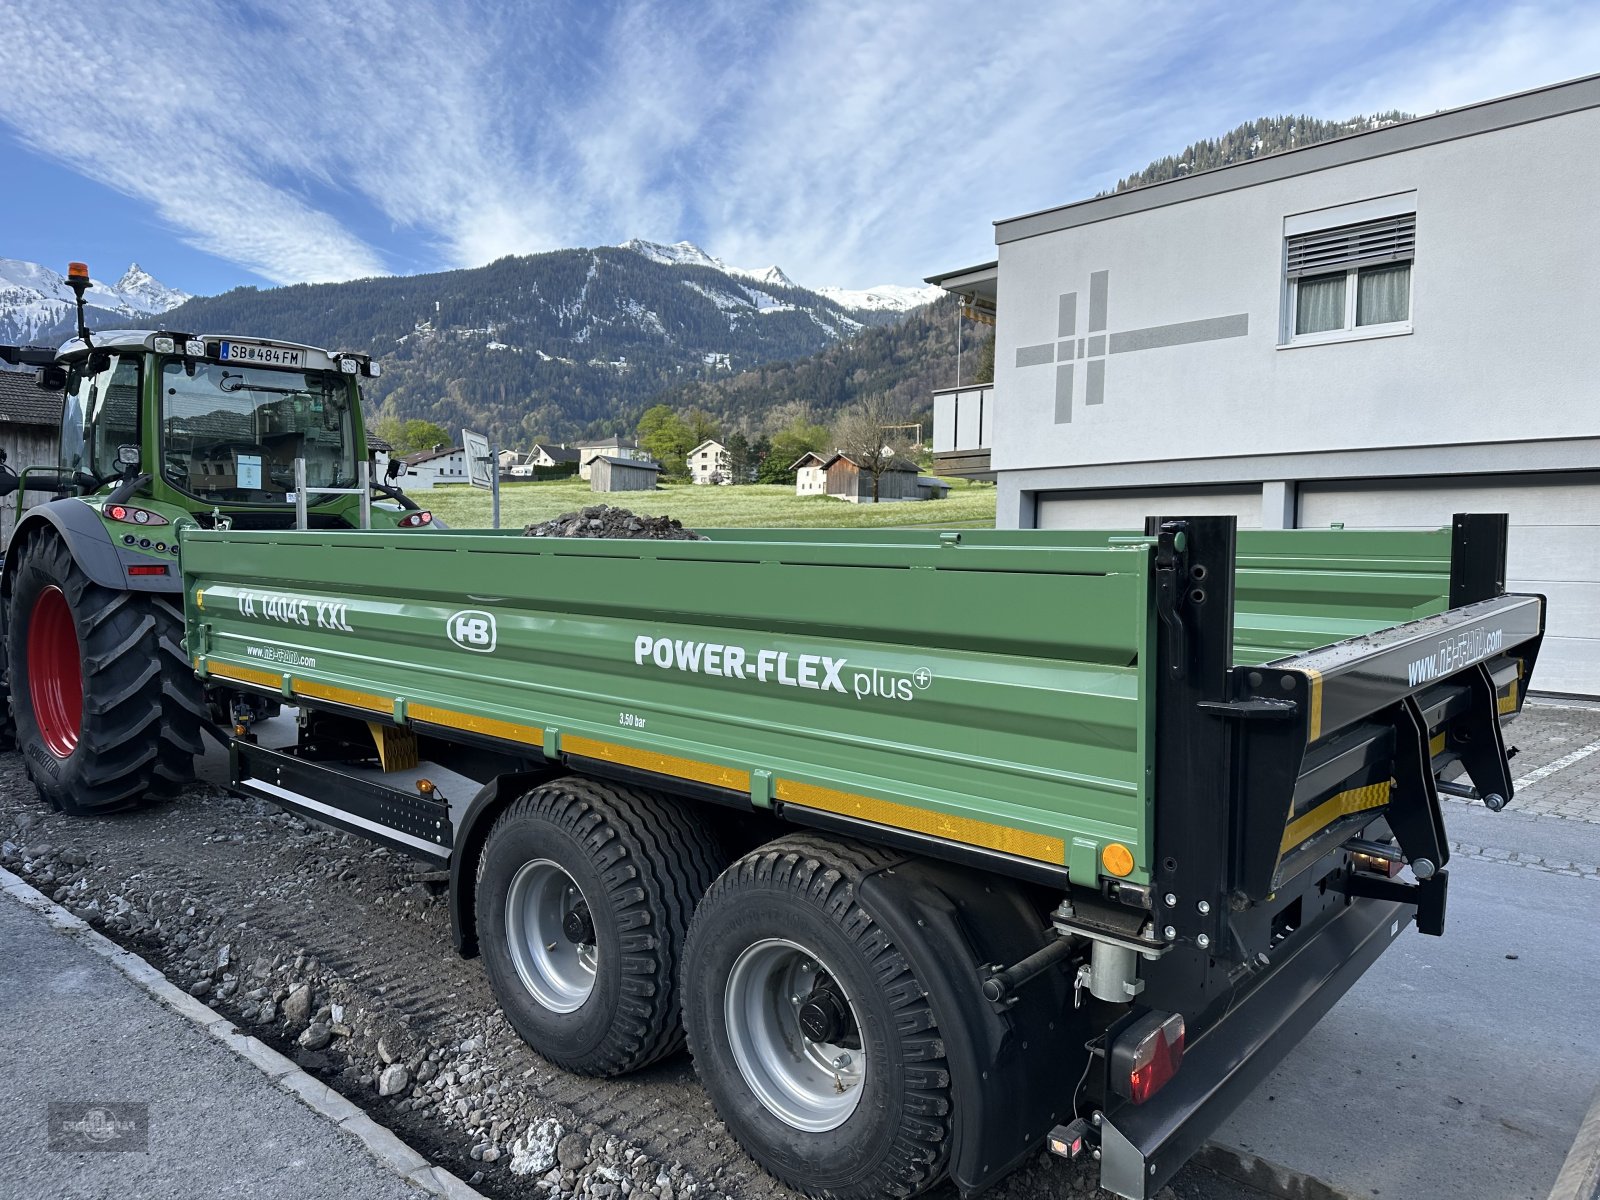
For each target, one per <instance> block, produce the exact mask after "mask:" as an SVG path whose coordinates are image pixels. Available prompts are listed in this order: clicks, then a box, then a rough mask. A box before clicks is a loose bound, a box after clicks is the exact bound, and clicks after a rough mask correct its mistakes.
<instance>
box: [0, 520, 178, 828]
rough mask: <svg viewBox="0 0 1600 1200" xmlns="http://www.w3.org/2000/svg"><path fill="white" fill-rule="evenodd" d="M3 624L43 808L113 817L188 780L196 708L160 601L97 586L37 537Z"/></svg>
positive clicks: (65, 552)
mask: <svg viewBox="0 0 1600 1200" xmlns="http://www.w3.org/2000/svg"><path fill="white" fill-rule="evenodd" d="M9 617H10V619H9V620H8V621H7V623H6V624H7V629H6V642H7V645H6V653H7V658H8V661H9V667H10V670H9V672H8V675H9V681H10V689H11V702H12V715H13V717H14V719H15V723H16V739H17V748H18V749H19V750H21V751H22V754H23V761H24V762H25V763H26V765H27V769H28V774H29V776H30V777H31V778H32V780H33V783H34V786H35V787H36V788H37V789H38V791H39V794H40V796H42V797H43V798H44V799H45V800H46V801H47V802H48V803H50V804H51V805H52V806H53V807H55V808H57V809H60V810H61V811H62V812H65V813H69V814H71V815H73V816H91V815H95V814H100V813H109V812H117V811H119V810H121V809H125V808H131V807H133V806H134V805H136V804H138V803H139V802H140V801H141V800H144V799H146V798H148V797H153V796H166V795H170V794H172V793H173V792H175V791H177V790H178V789H179V788H180V787H182V786H183V785H184V784H186V783H188V782H189V781H190V780H192V779H193V778H194V758H195V756H196V755H197V754H199V753H200V752H201V750H202V749H203V747H202V746H201V743H200V720H201V716H202V714H203V712H204V709H205V701H204V696H203V693H202V691H201V687H200V683H199V681H198V680H197V679H196V678H195V676H194V674H193V671H192V670H191V668H190V666H189V662H188V658H187V656H186V655H185V653H184V649H183V617H182V614H181V612H180V611H179V610H178V608H177V606H176V604H174V602H173V601H172V600H171V599H170V598H169V597H167V596H160V595H151V594H141V593H134V592H119V591H115V590H113V589H111V588H106V587H102V586H100V585H99V584H97V583H94V582H92V581H91V580H90V579H89V578H88V576H87V575H85V574H84V572H83V570H82V569H81V568H80V567H79V566H78V564H77V562H76V561H75V560H74V559H73V557H72V552H71V550H70V549H69V548H68V547H67V545H66V544H65V543H64V542H63V541H62V540H61V539H60V538H58V537H55V536H53V535H41V536H39V537H36V538H34V539H32V540H30V541H29V543H28V544H27V546H26V547H24V549H23V551H22V561H21V562H20V563H19V564H18V566H17V572H16V576H15V577H14V579H13V581H12V589H11V598H10V612H9Z"/></svg>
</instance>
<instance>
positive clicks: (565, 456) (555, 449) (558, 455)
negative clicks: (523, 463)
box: [528, 442, 578, 463]
mask: <svg viewBox="0 0 1600 1200" xmlns="http://www.w3.org/2000/svg"><path fill="white" fill-rule="evenodd" d="M541 452H543V454H544V456H545V457H546V458H548V459H549V460H550V461H551V462H558V463H564V462H577V461H578V451H577V449H576V448H574V449H571V450H569V449H567V448H566V447H565V446H546V445H545V444H544V443H543V442H538V443H535V444H534V447H533V449H532V450H530V451H528V457H529V458H537V457H538V456H539V454H540V453H541Z"/></svg>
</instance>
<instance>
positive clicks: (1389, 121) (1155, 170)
mask: <svg viewBox="0 0 1600 1200" xmlns="http://www.w3.org/2000/svg"><path fill="white" fill-rule="evenodd" d="M1410 119H1411V114H1410V113H1403V112H1386V113H1376V114H1374V115H1373V116H1370V117H1351V118H1350V119H1349V120H1348V121H1322V120H1319V119H1318V118H1316V117H1305V116H1300V117H1260V118H1257V119H1256V120H1254V121H1246V122H1245V123H1244V124H1243V125H1240V126H1238V127H1237V128H1236V129H1233V130H1230V131H1229V132H1227V133H1225V134H1223V135H1222V136H1221V137H1219V138H1205V139H1204V140H1202V141H1198V142H1195V143H1194V144H1193V145H1190V146H1186V147H1184V148H1183V149H1182V150H1181V151H1179V152H1178V153H1177V154H1169V155H1167V156H1166V157H1165V158H1158V159H1156V161H1155V162H1153V163H1151V164H1150V165H1149V166H1148V167H1146V168H1145V169H1144V170H1142V171H1135V172H1134V173H1133V174H1132V175H1129V176H1128V177H1127V178H1125V179H1119V180H1117V187H1116V190H1117V191H1119V192H1125V191H1127V190H1128V189H1129V188H1136V187H1144V186H1146V185H1147V184H1152V183H1165V182H1166V181H1167V180H1169V179H1178V178H1180V177H1181V176H1184V175H1194V174H1196V173H1198V172H1200V171H1211V170H1215V169H1216V168H1217V167H1227V166H1231V165H1233V164H1234V163H1237V162H1245V161H1247V160H1249V159H1252V158H1265V157H1266V156H1267V155H1269V154H1281V153H1283V151H1285V150H1297V149H1299V148H1300V147H1302V146H1310V145H1314V144H1315V143H1317V142H1326V141H1329V140H1331V139H1333V138H1336V137H1344V136H1345V135H1346V134H1351V133H1364V132H1366V131H1367V130H1369V129H1377V128H1380V127H1381V126H1384V125H1393V124H1394V123H1395V122H1396V121H1407V120H1410Z"/></svg>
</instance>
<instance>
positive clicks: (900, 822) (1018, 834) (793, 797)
mask: <svg viewBox="0 0 1600 1200" xmlns="http://www.w3.org/2000/svg"><path fill="white" fill-rule="evenodd" d="M773 794H774V795H775V796H776V797H777V798H778V799H779V800H782V801H785V802H786V803H789V804H799V805H801V806H803V807H805V808H815V809H820V810H821V811H823V812H830V813H835V814H837V815H838V816H841V817H854V818H856V819H857V820H861V821H871V822H873V823H874V824H877V825H889V826H892V827H893V828H895V829H906V830H910V831H911V832H913V833H924V834H927V835H928V836H930V837H941V838H946V839H948V840H950V841H952V842H963V843H965V844H966V845H968V846H982V847H983V848H984V849H985V850H998V851H999V852H1000V853H1002V854H1014V855H1016V856H1017V857H1019V858H1031V859H1034V860H1036V861H1038V862H1047V863H1050V864H1052V865H1054V866H1062V865H1064V864H1065V863H1066V861H1067V858H1066V854H1067V847H1066V843H1065V842H1064V841H1062V840H1061V839H1060V838H1058V837H1049V836H1047V835H1046V834H1042V833H1029V832H1028V831H1027V830H1024V829H1012V828H1011V827H1009V826H1007V825H994V824H991V823H990V822H988V821H979V820H977V819H976V818H974V817H952V816H949V815H947V814H945V813H938V812H932V811H930V810H928V809H925V808H913V807H912V806H911V805H909V804H897V803H895V802H894V801H893V800H875V799H873V798H872V797H871V796H857V795H855V794H854V793H853V792H836V791H834V790H833V789H832V788H825V787H818V786H817V785H816V784H811V783H800V782H798V781H796V780H793V779H780V780H778V781H777V784H776V786H775V787H774V789H773Z"/></svg>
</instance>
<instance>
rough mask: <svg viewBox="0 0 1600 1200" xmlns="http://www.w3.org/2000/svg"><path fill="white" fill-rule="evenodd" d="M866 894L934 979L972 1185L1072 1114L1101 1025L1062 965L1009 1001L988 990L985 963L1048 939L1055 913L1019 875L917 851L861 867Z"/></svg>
mask: <svg viewBox="0 0 1600 1200" xmlns="http://www.w3.org/2000/svg"><path fill="white" fill-rule="evenodd" d="M857 898H858V899H859V901H860V902H861V905H862V907H864V908H865V909H866V910H867V912H869V913H870V914H871V915H872V918H873V920H875V921H877V922H878V923H879V924H880V925H882V926H883V927H884V929H885V930H887V931H888V933H889V935H890V936H891V937H892V938H893V939H894V941H895V944H896V945H897V946H899V947H900V948H901V950H902V951H904V953H905V955H906V957H907V958H908V959H910V960H911V964H912V966H913V968H914V969H915V970H916V972H917V976H918V978H919V979H921V981H922V985H923V987H924V988H926V989H927V992H928V1000H929V1003H930V1004H931V1005H932V1007H933V1013H934V1017H935V1019H936V1020H937V1021H938V1022H939V1032H940V1034H941V1036H942V1037H943V1038H944V1043H945V1060H946V1061H947V1062H948V1063H949V1065H950V1074H951V1088H950V1090H951V1094H952V1095H953V1096H954V1097H955V1144H954V1146H953V1147H952V1148H951V1153H950V1178H951V1180H952V1182H954V1183H955V1185H956V1187H957V1188H958V1189H959V1190H960V1191H961V1194H962V1195H964V1196H970V1195H973V1194H974V1193H977V1192H980V1191H982V1190H983V1189H985V1188H987V1187H989V1186H990V1185H991V1184H993V1183H996V1182H998V1181H999V1180H1000V1178H1001V1177H1002V1176H1004V1175H1005V1174H1006V1173H1007V1172H1008V1171H1010V1170H1011V1168H1012V1167H1014V1166H1015V1165H1016V1164H1017V1163H1018V1162H1020V1161H1021V1160H1022V1159H1023V1158H1025V1157H1026V1156H1027V1155H1028V1154H1029V1153H1031V1152H1032V1151H1034V1150H1035V1149H1036V1148H1037V1147H1038V1146H1039V1145H1040V1143H1041V1142H1042V1141H1043V1140H1044V1137H1045V1135H1046V1134H1047V1133H1049V1131H1050V1129H1051V1127H1052V1126H1054V1125H1056V1124H1058V1123H1063V1122H1065V1121H1069V1120H1071V1113H1070V1109H1071V1106H1072V1091H1073V1085H1074V1083H1075V1081H1076V1080H1077V1079H1078V1077H1079V1074H1080V1073H1081V1072H1082V1070H1083V1063H1084V1056H1085V1051H1084V1042H1086V1041H1087V1040H1088V1039H1089V1037H1090V1035H1091V1032H1092V1031H1091V1030H1090V1028H1089V1024H1088V1021H1087V1019H1086V1018H1085V1017H1084V1016H1082V1015H1080V1014H1079V1013H1078V1011H1077V1010H1075V1009H1074V1008H1073V1006H1072V987H1071V980H1070V979H1069V978H1068V975H1067V972H1066V971H1065V970H1064V969H1058V970H1055V971H1051V972H1047V973H1046V974H1045V975H1043V976H1041V977H1039V978H1038V979H1036V980H1034V981H1033V982H1031V983H1029V984H1027V985H1026V986H1024V987H1023V988H1021V989H1020V990H1019V991H1018V992H1017V993H1016V1003H1015V1005H1013V1006H1012V1007H1011V1008H1008V1009H1005V1010H1003V1011H1002V1010H997V1009H996V1007H995V1006H994V1005H993V1004H991V1003H990V1002H989V1001H987V1000H985V999H984V998H983V993H982V991H981V990H980V988H981V984H982V980H983V979H984V978H986V977H987V975H988V972H987V971H986V970H984V969H983V968H984V967H985V965H986V964H997V965H1000V966H1010V965H1011V964H1012V963H1015V962H1019V961H1021V960H1022V959H1024V958H1026V957H1027V956H1028V955H1029V954H1032V953H1033V952H1034V951H1035V950H1038V949H1039V948H1040V947H1042V946H1043V945H1044V944H1045V941H1046V936H1045V927H1046V921H1045V919H1044V918H1043V917H1041V916H1040V915H1039V912H1038V909H1037V908H1036V907H1035V906H1034V905H1032V904H1031V903H1029V902H1028V899H1027V897H1026V896H1025V895H1024V893H1023V891H1022V889H1021V888H1020V887H1018V886H1016V885H1015V884H1012V883H1010V882H1008V881H1006V880H1004V879H1000V878H997V877H995V876H992V875H979V874H976V873H973V872H970V871H966V870H963V869H962V868H960V867H956V866H950V865H947V864H944V863H939V862H932V861H928V860H923V859H907V860H904V861H902V862H899V863H897V864H895V865H894V866H892V867H887V868H884V869H883V870H880V871H875V872H873V873H871V874H869V875H867V876H866V877H865V878H863V879H862V881H861V886H860V888H859V889H858V890H857Z"/></svg>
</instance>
